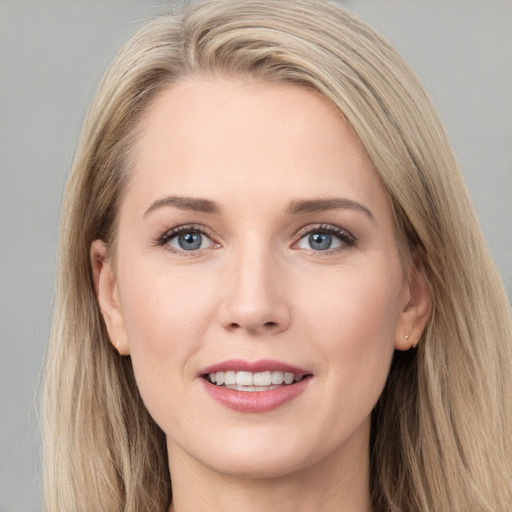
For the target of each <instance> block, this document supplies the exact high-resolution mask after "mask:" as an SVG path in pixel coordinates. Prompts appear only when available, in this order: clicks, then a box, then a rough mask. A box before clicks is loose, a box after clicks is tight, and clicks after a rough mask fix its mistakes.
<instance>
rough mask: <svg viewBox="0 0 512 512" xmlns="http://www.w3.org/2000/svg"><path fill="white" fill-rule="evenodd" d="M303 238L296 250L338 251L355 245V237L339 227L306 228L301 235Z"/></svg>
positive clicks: (295, 245) (296, 244) (296, 245)
mask: <svg viewBox="0 0 512 512" xmlns="http://www.w3.org/2000/svg"><path fill="white" fill-rule="evenodd" d="M299 235H300V236H301V238H300V239H299V241H298V242H296V243H295V244H294V248H297V249H306V250H310V251H315V252H320V251H333V250H334V251H336V250H337V249H342V248H343V247H350V246H352V245H354V243H355V239H354V237H353V236H352V235H351V234H350V233H349V232H348V231H345V230H344V229H341V228H338V227H337V226H327V225H326V226H316V227H311V228H306V229H304V230H302V232H301V233H300V234H299Z"/></svg>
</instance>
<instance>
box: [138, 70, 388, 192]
mask: <svg viewBox="0 0 512 512" xmlns="http://www.w3.org/2000/svg"><path fill="white" fill-rule="evenodd" d="M140 128H141V130H140V132H139V134H140V135H139V137H138V140H137V143H136V147H135V152H134V164H135V165H134V176H133V181H132V183H131V185H130V187H129V188H130V189H132V191H133V190H135V191H137V195H138V197H139V198H142V196H145V201H146V202H147V201H148V200H151V199H152V200H154V198H155V197H156V196H158V195H164V194H176V195H185V196H201V197H206V198H212V199H215V200H220V201H223V200H234V199H235V198H236V197H238V196H240V197H244V201H247V200H249V199H252V198H255V197H258V198H259V200H260V201H261V199H262V198H265V199H266V200H268V201H270V200H271V199H274V200H275V199H279V198H282V199H283V200H284V199H285V198H292V199H297V198H299V199H300V198H302V197H303V196H304V194H308V193H309V194H312V195H315V196H318V197H329V196H332V195H333V194H334V193H336V194H344V193H348V194H353V195H356V196H357V195H359V196H364V197H365V198H366V200H369V201H371V202H375V201H376V200H377V199H378V197H379V196H381V197H380V198H381V199H382V196H383V194H384V191H383V187H382V185H381V183H380V180H379V178H378V176H377V174H376V172H375V170H374V168H373V165H372V162H371V160H370V159H369V157H368V156H367V154H366V152H365V150H364V148H363V146H362V144H361V142H360V141H359V139H358V138H357V136H356V135H355V134H354V132H353V130H352V128H351V126H350V125H349V124H348V123H347V122H346V121H345V120H344V119H343V117H342V115H341V114H340V113H339V112H338V111H337V110H336V109H335V108H334V106H333V105H332V104H331V103H330V102H328V101H327V100H326V99H325V98H323V97H322V96H321V95H320V94H319V93H317V92H315V91H312V90H310V89H307V88H304V87H300V86H296V85H292V84H270V83H262V82H246V81H242V80H236V79H215V80H213V79H212V80H206V79H199V78H195V79H190V80H187V81H184V82H180V83H177V84H174V85H173V86H171V87H169V88H168V89H166V90H164V91H163V92H161V93H160V94H159V96H157V97H156V98H155V100H154V101H153V103H152V105H151V106H150V108H149V109H148V111H147V112H146V113H145V115H144V116H143V119H142V122H141V126H140ZM128 193H129V194H130V191H128ZM354 199H357V198H354ZM359 199H363V197H360V198H359Z"/></svg>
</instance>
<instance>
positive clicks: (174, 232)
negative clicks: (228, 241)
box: [158, 226, 218, 253]
mask: <svg viewBox="0 0 512 512" xmlns="http://www.w3.org/2000/svg"><path fill="white" fill-rule="evenodd" d="M158 245H162V246H165V247H166V248H167V249H169V250H170V251H171V252H176V253H184V252H189V253H192V252H194V251H201V250H203V249H208V248H211V247H216V246H217V245H218V244H216V243H215V242H214V241H213V240H212V239H211V238H210V237H209V236H208V235H207V234H206V233H205V230H204V229H203V228H200V227H196V226H179V227H177V228H174V229H171V230H170V231H168V232H167V233H165V234H164V235H163V236H162V237H161V238H160V239H159V240H158Z"/></svg>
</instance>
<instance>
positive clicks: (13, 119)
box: [0, 0, 512, 512]
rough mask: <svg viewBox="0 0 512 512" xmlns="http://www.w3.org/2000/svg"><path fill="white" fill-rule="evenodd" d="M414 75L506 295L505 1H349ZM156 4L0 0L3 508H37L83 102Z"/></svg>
mask: <svg viewBox="0 0 512 512" xmlns="http://www.w3.org/2000/svg"><path fill="white" fill-rule="evenodd" d="M344 3H345V5H347V6H348V7H349V8H350V9H352V10H353V11H355V12H356V13H358V14H360V15H361V16H362V17H363V18H365V19H367V20H368V21H369V22H371V23H372V24H374V25H375V26H376V27H377V28H379V29H380V30H381V31H382V32H383V33H384V34H385V35H386V36H387V37H388V38H389V39H390V40H391V41H392V42H393V43H394V44H395V45H396V46H397V47H398V48H399V49H400V50H401V51H402V53H403V54H404V55H405V57H406V58H407V59H408V60H409V62H410V63H411V64H412V65H413V67H414V68H415V69H416V71H417V72H418V74H419V75H420V77H421V78H422V79H423V81H424V83H425V85H426V86H427V89H428V90H429V91H430V93H431V95H432V96H433V99H434V101H435V103H436V105H437V107H438V109H439V111H440V113H441V115H442V117H443V119H444V120H445V122H446V124H447V127H448V131H449V133H450V134H451V137H452V140H453V144H454V146H455V149H456V152H457V154H458V156H459V159H460V162H461V165H462V168H463V170H464V174H465V176H466V178H467V182H468V184H469V187H470V190H471V193H472V195H473V198H474V200H475V203H476V206H477V209H478V211H479V214H480V218H481V222H482V227H483V229H484V232H485V235H486V237H487V240H488V243H489V245H490V247H491V250H492V252H493V254H494V256H495V258H496V261H497V263H498V266H499V268H500V271H501V273H502V276H503V279H504V281H505V283H506V286H507V289H508V292H509V296H512V235H511V233H510V226H511V219H512V200H511V197H512V1H511V0H486V1H485V2H483V1H481V0H460V1H456V0H386V1H383V0H347V1H346V2H344ZM166 4H168V2H164V1H163V0H161V1H157V0H152V1H149V0H108V1H100V0H88V1H86V0H81V1H79V0H60V1H59V0H39V1H37V0H3V1H2V0H0V248H1V250H0V254H1V264H0V301H1V304H0V329H1V330H0V512H5V511H9V512H17V511H37V510H40V505H39V500H40V491H39V487H40V462H39V456H40V453H39V452H40V436H39V433H38V427H37V409H36V405H35V404H36V403H37V399H36V398H35V397H36V391H37V385H38V379H39V372H40V367H41V363H42V359H43V355H44V350H45V344H46V341H47V338H48V333H49V328H50V320H51V311H52V300H53V283H54V269H55V255H56V244H57V224H58V214H59V204H60V200H61V194H62V189H63V185H64V181H65V177H66V174H67V172H68V169H69V166H70V162H71V160H72V155H73V147H74V143H75V141H76V139H77V136H78V133H79V129H80V125H81V122H82V120H83V116H84V112H85V108H86V105H87V103H88V101H89V99H90V97H91V95H92V91H93V89H94V87H95V85H96V84H97V82H98V81H99V79H100V77H101V74H102V72H103V70H104V69H105V68H106V66H107V64H108V62H109V61H110V60H111V58H112V57H113V55H114V53H115V52H116V50H117V49H118V48H119V46H120V45H121V43H122V42H123V41H124V40H125V39H126V38H127V37H128V36H129V35H130V34H131V33H133V31H134V30H135V29H136V28H137V27H138V26H139V25H140V24H141V22H142V21H143V20H144V19H147V18H148V17H150V16H152V15H154V14H157V13H158V12H160V11H161V9H162V6H163V5H166Z"/></svg>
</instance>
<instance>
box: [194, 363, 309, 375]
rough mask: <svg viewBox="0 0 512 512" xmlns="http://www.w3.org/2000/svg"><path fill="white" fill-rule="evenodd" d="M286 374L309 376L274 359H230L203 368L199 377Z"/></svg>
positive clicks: (299, 369)
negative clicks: (207, 375) (237, 374)
mask: <svg viewBox="0 0 512 512" xmlns="http://www.w3.org/2000/svg"><path fill="white" fill-rule="evenodd" d="M230 371H231V372H251V373H258V372H268V371H270V372H285V373H286V372H288V373H293V374H294V375H308V374H311V372H309V371H308V370H305V369H304V368H299V367H297V366H293V365H290V364H288V363H283V362H282V361H276V360H274V359H260V360H258V361H247V360H245V359H230V360H228V361H222V362H221V363H215V364H212V365H210V366H207V367H206V368H203V369H202V370H201V371H200V372H199V375H205V374H208V373H216V372H230Z"/></svg>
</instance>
